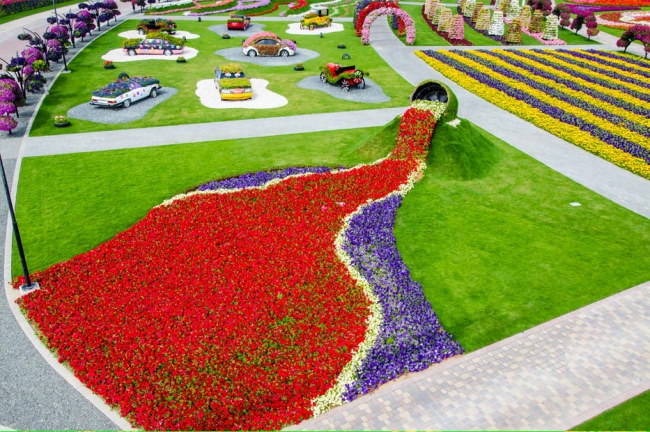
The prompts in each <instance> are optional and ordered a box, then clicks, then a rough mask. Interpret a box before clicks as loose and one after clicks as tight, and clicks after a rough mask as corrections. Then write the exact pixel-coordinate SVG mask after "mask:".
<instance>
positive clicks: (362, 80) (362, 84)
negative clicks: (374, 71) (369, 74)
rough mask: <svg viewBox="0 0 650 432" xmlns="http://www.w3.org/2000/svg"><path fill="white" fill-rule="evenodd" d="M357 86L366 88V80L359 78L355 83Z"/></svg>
mask: <svg viewBox="0 0 650 432" xmlns="http://www.w3.org/2000/svg"><path fill="white" fill-rule="evenodd" d="M357 88H360V89H364V88H366V80H364V79H363V78H361V82H360V83H359V84H357Z"/></svg>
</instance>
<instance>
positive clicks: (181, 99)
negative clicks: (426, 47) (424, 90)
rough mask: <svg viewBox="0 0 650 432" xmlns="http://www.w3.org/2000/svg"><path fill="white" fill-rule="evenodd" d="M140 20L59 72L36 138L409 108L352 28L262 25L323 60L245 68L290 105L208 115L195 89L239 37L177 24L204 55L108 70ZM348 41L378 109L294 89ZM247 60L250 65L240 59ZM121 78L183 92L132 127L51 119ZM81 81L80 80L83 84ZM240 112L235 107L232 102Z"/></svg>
mask: <svg viewBox="0 0 650 432" xmlns="http://www.w3.org/2000/svg"><path fill="white" fill-rule="evenodd" d="M135 23H136V21H135V20H128V21H126V22H124V23H122V24H120V25H118V26H117V28H114V29H112V30H111V31H109V32H107V33H105V34H104V35H102V36H100V37H99V38H97V40H95V41H94V42H93V43H92V44H90V45H89V46H87V47H86V48H85V49H84V50H83V51H82V52H81V53H80V54H79V55H78V56H77V57H76V58H75V59H74V60H73V61H71V62H70V65H69V67H70V69H71V70H72V71H73V72H72V73H70V74H62V75H60V76H59V78H58V79H57V81H56V83H55V84H54V86H53V88H52V89H51V90H50V93H49V95H48V96H47V97H46V98H45V100H44V102H43V105H42V106H41V109H40V110H39V112H38V115H37V116H36V119H35V121H34V125H33V128H32V132H31V135H33V136H40V135H55V134H64V133H78V132H91V131H107V130H116V129H130V128H140V127H151V126H164V125H174V124H192V123H204V122H213V121H226V120H238V119H242V118H262V117H280V116H287V115H295V114H309V113H323V112H337V111H353V110H360V109H374V108H387V107H397V106H404V105H407V104H408V97H407V96H406V95H408V94H410V92H411V90H412V87H411V85H410V84H408V82H407V81H406V80H405V79H404V78H402V77H400V76H399V74H397V73H396V72H395V71H394V70H393V69H392V68H391V67H390V66H388V64H387V63H386V62H384V60H383V59H382V58H381V57H379V55H377V53H376V52H375V50H374V49H373V48H372V47H371V46H363V45H361V42H360V39H359V38H357V37H356V36H355V34H354V30H353V29H352V25H351V24H349V23H346V27H347V28H346V30H345V31H343V32H339V33H333V34H326V35H325V37H323V38H319V37H318V36H317V35H315V36H311V35H304V36H300V35H288V34H286V30H287V29H288V26H287V23H284V22H264V25H265V26H266V27H265V30H268V31H272V32H275V33H277V34H278V35H280V36H282V37H287V38H291V39H295V40H296V41H297V42H298V47H299V48H298V49H300V48H308V49H311V50H314V51H317V52H319V53H320V56H319V57H317V58H315V59H312V60H310V61H307V62H304V66H305V71H303V72H296V71H294V70H293V65H292V66H281V67H265V66H261V65H255V64H251V63H246V62H242V65H243V66H244V70H245V71H246V74H247V75H248V76H250V77H254V78H264V79H266V80H268V81H269V83H270V84H269V86H268V89H269V90H271V91H274V92H277V93H280V94H282V95H283V96H285V97H286V98H287V99H288V100H289V103H288V104H287V105H285V106H284V107H281V108H276V109H256V110H252V109H248V110H247V109H241V108H239V109H238V108H233V109H211V108H207V107H204V106H203V105H202V104H201V103H200V101H199V98H198V96H196V94H195V91H196V83H197V82H198V81H200V80H204V79H212V78H213V77H214V68H215V67H216V66H217V65H219V64H221V63H224V62H226V61H227V60H225V59H224V58H223V57H221V56H217V55H215V54H214V52H215V51H217V50H219V49H223V48H230V47H239V46H241V38H236V37H233V38H231V39H229V40H224V39H221V37H220V35H217V34H215V33H214V32H212V31H210V30H207V27H209V26H213V25H215V24H218V23H215V22H207V21H204V22H201V23H199V22H196V21H180V24H179V27H180V29H181V30H187V31H190V32H192V33H196V34H199V35H200V36H201V37H200V38H199V39H191V40H188V43H187V45H188V46H190V47H193V48H196V49H198V50H199V55H198V56H197V57H196V58H193V59H188V61H187V63H184V64H179V63H176V62H173V61H165V60H143V61H135V62H129V63H116V66H117V68H116V69H114V70H105V69H104V68H103V60H102V59H101V56H102V55H104V54H105V53H107V52H108V51H110V50H112V49H116V48H120V47H121V43H122V40H123V38H121V37H119V36H118V34H119V33H120V32H122V31H125V30H131V29H134V28H135ZM340 43H344V44H346V45H347V48H346V50H345V51H344V52H347V53H348V54H350V56H351V62H352V63H353V64H355V65H356V66H357V67H358V68H359V69H362V70H367V71H369V72H370V78H371V79H372V80H373V81H375V82H376V83H378V84H379V85H380V86H381V87H382V89H383V91H384V93H386V94H387V95H388V96H389V97H391V100H390V101H389V102H384V103H380V104H367V103H360V102H347V101H343V100H341V99H336V98H334V97H331V96H328V95H327V94H325V93H324V92H320V91H318V90H307V89H300V88H298V87H296V83H297V82H298V81H300V80H302V79H304V78H306V77H308V76H310V75H318V74H319V73H320V71H319V67H320V66H321V65H324V64H325V63H326V62H330V61H335V62H340V61H341V55H342V53H343V51H342V50H340V49H338V48H337V45H338V44H340ZM242 59H243V60H246V59H247V58H246V57H244V55H243V53H242ZM120 72H127V73H129V75H131V76H134V75H153V76H155V77H156V78H159V79H160V82H161V84H162V85H163V86H164V87H175V88H177V89H178V90H179V91H178V93H177V94H176V95H174V96H173V97H172V98H170V99H169V100H167V101H165V102H163V103H161V104H159V105H158V106H156V107H155V108H154V109H152V110H151V111H149V113H148V114H147V115H146V116H145V118H144V119H141V120H137V121H134V122H130V123H124V124H117V125H105V124H100V123H93V122H89V121H83V120H74V124H73V125H72V127H69V128H65V129H57V128H55V127H54V125H53V121H52V118H53V117H54V116H55V115H61V114H65V113H66V112H67V111H68V110H69V109H70V108H72V107H74V106H77V105H79V104H84V103H88V102H89V101H90V96H91V93H92V91H93V90H96V89H98V88H100V87H102V86H104V85H106V84H108V83H109V82H111V81H112V80H114V79H115V78H117V75H118V74H119V73H120ZM80 77H83V79H80ZM233 106H236V102H233Z"/></svg>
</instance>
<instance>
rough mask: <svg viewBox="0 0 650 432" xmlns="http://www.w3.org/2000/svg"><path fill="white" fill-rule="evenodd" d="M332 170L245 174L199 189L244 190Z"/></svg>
mask: <svg viewBox="0 0 650 432" xmlns="http://www.w3.org/2000/svg"><path fill="white" fill-rule="evenodd" d="M331 170H332V168H328V167H325V166H319V167H305V168H295V167H292V168H285V169H280V170H273V171H260V172H256V173H249V174H243V175H240V176H237V177H231V178H227V179H224V180H215V181H212V182H210V183H206V184H203V185H201V186H199V187H198V188H197V190H200V191H206V190H217V189H242V188H249V187H256V186H262V185H263V184H264V183H267V182H269V181H271V180H274V179H283V178H286V177H289V176H291V175H296V174H307V173H326V172H330V171H331Z"/></svg>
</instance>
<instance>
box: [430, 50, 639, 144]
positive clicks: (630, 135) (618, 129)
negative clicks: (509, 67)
mask: <svg viewBox="0 0 650 432" xmlns="http://www.w3.org/2000/svg"><path fill="white" fill-rule="evenodd" d="M440 54H442V55H445V56H447V57H450V58H452V59H454V60H456V61H458V62H460V63H463V64H465V65H466V66H469V67H471V68H472V69H474V70H477V71H479V72H482V73H484V74H487V75H490V76H491V77H492V78H493V79H496V80H498V81H500V82H502V83H504V84H506V85H507V86H509V87H511V88H514V89H517V90H521V91H522V92H524V93H527V94H529V95H530V96H532V97H534V98H535V99H538V100H540V101H542V102H544V103H547V104H549V105H551V106H555V107H558V108H560V109H562V110H564V111H566V112H567V113H570V114H573V115H575V116H576V117H579V118H581V119H583V120H584V121H586V122H587V123H591V124H593V125H597V126H598V127H599V128H601V129H603V130H606V131H608V132H611V133H613V134H614V135H618V136H620V137H623V138H626V139H628V140H630V141H632V142H634V143H637V144H641V145H644V146H645V147H649V148H650V142H649V141H650V140H649V139H648V138H647V137H645V136H643V135H641V134H639V133H637V132H634V131H631V130H630V129H628V128H627V127H624V126H619V125H617V124H614V123H612V122H610V121H608V120H605V119H604V118H602V117H598V116H597V115H594V114H592V113H590V112H589V111H587V110H584V109H582V108H578V107H577V106H575V105H573V104H570V103H567V102H564V101H562V100H560V99H557V98H555V97H553V96H550V95H548V94H546V93H544V92H542V91H539V90H536V89H534V88H532V87H530V86H529V85H527V84H525V83H522V82H521V81H519V80H516V79H514V78H508V77H506V76H504V75H501V74H494V73H493V72H492V69H490V68H488V67H485V66H483V65H482V64H480V63H477V62H475V61H474V60H470V59H468V58H467V57H463V56H462V55H460V54H457V53H456V52H454V51H441V52H440ZM501 63H502V64H503V65H505V64H506V63H505V62H501ZM642 143H643V144H642Z"/></svg>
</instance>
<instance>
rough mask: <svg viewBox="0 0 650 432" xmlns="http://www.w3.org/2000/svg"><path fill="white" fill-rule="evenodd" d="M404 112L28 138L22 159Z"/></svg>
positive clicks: (281, 130) (368, 120)
mask: <svg viewBox="0 0 650 432" xmlns="http://www.w3.org/2000/svg"><path fill="white" fill-rule="evenodd" d="M405 109H406V107H404V108H384V109H374V110H363V111H351V112H346V113H345V115H341V113H326V114H308V115H298V116H291V117H281V118H280V117H271V118H264V119H255V120H235V121H227V122H216V123H198V124H190V125H180V126H162V127H155V128H144V129H128V130H121V131H112V132H90V133H80V134H71V135H51V136H45V137H29V138H27V139H26V140H25V156H26V157H28V156H45V155H54V154H65V153H79V152H92V151H100V150H116V149H124V148H136V147H151V146H159V145H168V144H180V143H194V142H205V141H214V140H226V139H238V138H254V137H265V136H275V135H285V134H297V133H306V132H320V131H330V130H338V129H355V128H362V127H372V126H383V125H385V124H386V123H388V122H389V121H390V120H392V119H394V118H395V117H396V116H398V115H400V114H402V113H403V112H404V110H405Z"/></svg>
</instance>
